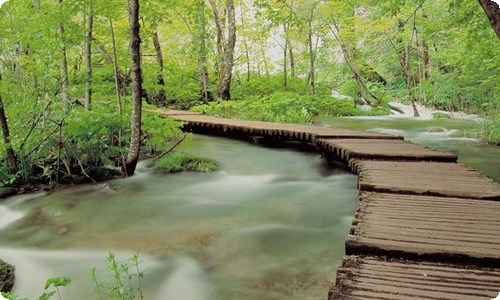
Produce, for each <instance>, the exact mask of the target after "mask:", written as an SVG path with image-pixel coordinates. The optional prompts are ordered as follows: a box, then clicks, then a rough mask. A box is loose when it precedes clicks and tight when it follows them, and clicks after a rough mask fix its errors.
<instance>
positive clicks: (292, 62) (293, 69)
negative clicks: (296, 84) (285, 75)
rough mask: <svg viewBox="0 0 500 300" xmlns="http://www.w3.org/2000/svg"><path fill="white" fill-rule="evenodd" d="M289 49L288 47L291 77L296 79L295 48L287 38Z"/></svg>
mask: <svg viewBox="0 0 500 300" xmlns="http://www.w3.org/2000/svg"><path fill="white" fill-rule="evenodd" d="M286 43H287V45H288V46H287V47H288V55H289V57H290V58H289V60H290V76H291V77H292V78H295V74H296V73H297V72H296V69H297V68H296V67H295V55H294V54H293V47H292V42H291V41H290V37H287V41H286Z"/></svg>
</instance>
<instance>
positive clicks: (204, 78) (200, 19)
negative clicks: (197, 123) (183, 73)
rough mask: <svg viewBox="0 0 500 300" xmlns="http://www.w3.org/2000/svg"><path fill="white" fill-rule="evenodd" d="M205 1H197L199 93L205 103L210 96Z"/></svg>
mask: <svg viewBox="0 0 500 300" xmlns="http://www.w3.org/2000/svg"><path fill="white" fill-rule="evenodd" d="M204 8H205V2H204V0H198V1H197V12H196V14H197V16H196V17H197V18H196V19H197V20H196V21H197V25H198V39H197V42H196V44H197V47H198V72H199V79H200V94H201V99H202V101H203V103H205V104H207V103H208V102H209V101H210V100H211V98H212V96H211V95H210V93H209V91H208V84H209V77H208V67H207V65H208V63H207V48H206V44H205V40H206V36H207V34H206V28H205V27H206V22H205V12H204Z"/></svg>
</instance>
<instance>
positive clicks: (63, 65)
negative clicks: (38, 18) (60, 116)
mask: <svg viewBox="0 0 500 300" xmlns="http://www.w3.org/2000/svg"><path fill="white" fill-rule="evenodd" d="M58 1H59V17H60V18H61V20H60V22H59V27H58V32H59V37H60V39H61V45H62V46H61V61H60V72H61V99H62V101H63V102H64V106H65V107H67V106H68V105H69V103H68V99H69V97H68V85H69V79H68V59H67V57H66V41H65V38H64V24H63V22H62V20H63V13H62V5H63V0H58Z"/></svg>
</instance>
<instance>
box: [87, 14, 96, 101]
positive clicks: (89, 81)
mask: <svg viewBox="0 0 500 300" xmlns="http://www.w3.org/2000/svg"><path fill="white" fill-rule="evenodd" d="M93 26H94V10H93V8H92V6H91V5H90V6H89V7H88V16H87V38H86V39H85V68H86V71H87V78H86V86H85V109H86V110H90V106H91V104H92V33H93Z"/></svg>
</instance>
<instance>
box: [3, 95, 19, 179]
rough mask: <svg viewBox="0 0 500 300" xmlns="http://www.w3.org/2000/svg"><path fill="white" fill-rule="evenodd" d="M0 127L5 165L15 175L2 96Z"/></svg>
mask: <svg viewBox="0 0 500 300" xmlns="http://www.w3.org/2000/svg"><path fill="white" fill-rule="evenodd" d="M0 125H1V126H2V133H3V142H4V144H5V148H6V149H5V150H6V152H7V164H8V166H9V172H10V173H15V172H16V171H17V163H16V156H15V155H14V149H12V144H11V143H10V133H9V125H8V123H7V116H6V115H5V109H4V106H3V100H2V96H1V95H0Z"/></svg>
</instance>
